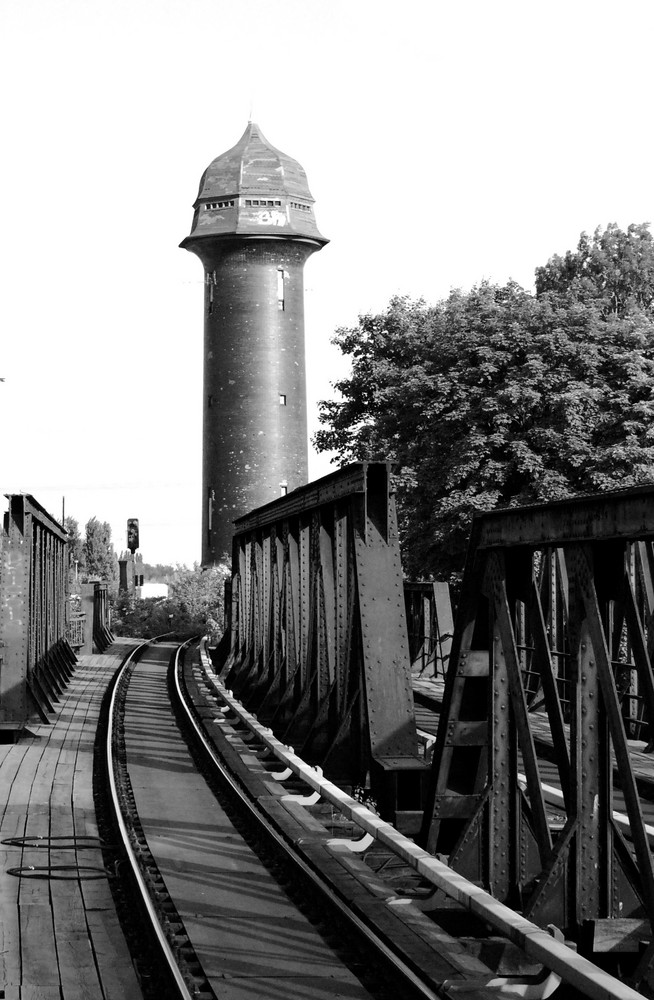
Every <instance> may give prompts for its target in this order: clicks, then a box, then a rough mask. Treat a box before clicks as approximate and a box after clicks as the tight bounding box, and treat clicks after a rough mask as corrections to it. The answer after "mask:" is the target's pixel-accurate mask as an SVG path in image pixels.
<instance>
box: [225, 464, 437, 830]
mask: <svg viewBox="0 0 654 1000" xmlns="http://www.w3.org/2000/svg"><path fill="white" fill-rule="evenodd" d="M231 622H232V628H231V644H230V651H229V655H228V657H227V659H226V662H225V664H224V667H223V669H222V676H223V678H224V679H225V680H226V683H227V685H228V686H229V687H231V688H232V689H233V690H234V692H235V694H237V695H238V696H239V697H240V698H242V699H243V700H244V702H245V703H246V704H247V706H248V708H250V710H254V711H256V713H257V715H258V717H259V718H260V719H261V720H262V721H264V722H265V723H266V724H267V725H270V726H272V727H273V729H274V730H275V732H276V733H277V734H278V735H279V736H280V738H282V739H283V740H284V741H285V742H288V743H290V744H292V745H293V746H294V747H295V748H296V749H297V752H298V753H300V754H301V756H303V757H304V758H305V759H307V760H309V761H310V762H312V763H315V764H320V765H321V766H322V767H323V768H324V769H325V771H326V773H328V774H329V775H330V776H332V777H336V778H339V779H341V780H342V779H345V780H349V781H352V782H354V783H359V784H364V782H365V781H366V776H367V774H368V772H371V773H372V780H373V783H375V782H376V785H377V787H376V793H377V794H378V796H381V797H382V798H383V797H384V795H385V794H386V791H385V790H384V789H386V790H387V789H388V787H392V788H395V787H396V785H397V782H398V781H402V780H404V778H403V777H399V778H398V775H405V773H406V771H419V772H421V773H422V772H423V771H424V765H423V763H422V761H421V760H420V759H419V756H418V744H417V734H416V727H415V716H414V709H413V696H412V689H411V677H410V664H409V654H408V643H407V633H406V620H405V612H404V596H403V579H402V570H401V564H400V553H399V544H398V537H397V523H396V515H395V502H394V495H393V493H392V491H391V486H390V467H389V466H388V465H387V464H386V463H360V464H357V465H353V466H349V467H348V468H346V469H344V470H341V471H340V472H338V473H334V474H333V475H331V476H327V477H325V479H323V480H319V481H318V482H317V483H313V484H310V485H309V486H307V487H304V488H302V489H299V490H296V491H294V492H293V493H291V494H290V495H289V496H287V497H283V498H280V499H279V500H278V501H276V502H274V503H273V504H268V505H266V506H265V507H262V508H259V509H258V510H256V511H254V512H252V513H250V514H248V515H246V516H245V517H243V518H240V519H239V520H238V521H237V522H236V534H235V537H234V551H233V578H232V614H231ZM389 794H391V798H393V800H394V797H395V792H394V791H393V792H392V793H389ZM383 805H384V803H382V806H383ZM387 805H388V809H387V812H388V811H391V812H392V811H393V809H394V807H395V804H394V801H393V803H391V804H388V803H387ZM416 808H417V809H418V808H420V803H418V804H417V806H416Z"/></svg>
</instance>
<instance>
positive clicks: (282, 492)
mask: <svg viewBox="0 0 654 1000" xmlns="http://www.w3.org/2000/svg"><path fill="white" fill-rule="evenodd" d="M287 493H288V483H280V484H279V495H280V497H285V496H286V494H287Z"/></svg>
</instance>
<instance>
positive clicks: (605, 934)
mask: <svg viewBox="0 0 654 1000" xmlns="http://www.w3.org/2000/svg"><path fill="white" fill-rule="evenodd" d="M584 927H585V928H588V929H590V931H591V934H592V942H593V951H594V952H607V951H614V952H639V951H641V948H642V945H643V943H649V942H650V941H651V937H652V927H651V924H650V922H649V920H629V919H626V918H617V917H616V918H614V919H607V920H588V921H587V922H586V923H585V925H584Z"/></svg>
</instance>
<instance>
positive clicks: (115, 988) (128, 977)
mask: <svg viewBox="0 0 654 1000" xmlns="http://www.w3.org/2000/svg"><path fill="white" fill-rule="evenodd" d="M86 919H87V922H88V928H89V933H90V937H91V946H92V948H93V953H94V955H95V960H96V963H97V967H98V972H99V974H100V980H101V982H102V989H103V996H104V1000H142V997H143V994H142V992H141V987H140V986H139V981H138V978H137V975H136V972H135V970H134V966H133V965H132V959H131V956H130V954H129V949H128V947H127V943H126V942H125V939H124V937H123V934H122V930H121V928H120V925H119V923H118V918H117V916H116V913H115V911H113V910H91V911H89V910H87V912H86Z"/></svg>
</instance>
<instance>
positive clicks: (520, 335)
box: [315, 226, 654, 578]
mask: <svg viewBox="0 0 654 1000" xmlns="http://www.w3.org/2000/svg"><path fill="white" fill-rule="evenodd" d="M616 275H621V276H622V277H621V278H620V280H618V278H617V277H616ZM653 301H654V249H653V247H652V240H651V236H650V234H649V231H648V228H647V226H631V227H630V228H629V230H628V232H627V233H623V232H621V231H620V230H619V229H618V228H617V227H616V226H610V227H608V229H607V230H606V232H605V233H601V232H600V231H599V230H598V231H597V232H596V233H595V236H594V238H593V240H592V241H591V240H589V239H588V238H587V237H586V236H584V235H582V237H581V240H580V243H579V250H578V253H577V254H576V255H571V254H568V255H566V257H565V258H564V259H561V258H558V257H555V258H552V260H551V261H549V263H548V264H547V265H545V267H544V268H540V269H539V270H538V272H537V294H536V295H532V294H530V293H528V292H527V291H525V290H524V289H522V288H521V287H520V286H518V285H517V284H515V283H513V282H509V283H508V284H507V285H503V286H498V285H492V284H488V283H482V284H480V285H479V286H477V287H476V288H473V289H472V290H471V291H470V292H468V293H463V292H461V291H453V292H451V294H450V295H449V297H448V298H447V299H446V300H444V301H442V302H440V303H438V304H437V305H435V306H429V305H427V304H426V303H425V302H424V301H417V302H416V301H411V300H409V299H407V298H394V299H393V300H392V301H391V302H390V304H389V306H388V308H387V309H386V311H385V312H384V313H382V314H380V315H375V316H373V315H367V316H361V317H359V322H358V324H357V326H356V327H354V328H351V329H340V330H338V331H337V332H336V335H335V338H334V342H335V343H336V344H337V345H338V346H339V347H340V349H341V351H342V352H343V353H344V354H345V355H347V356H349V357H350V358H351V360H352V368H351V374H350V376H349V377H348V378H345V379H343V380H341V381H340V382H337V383H336V384H335V386H334V388H335V389H336V390H337V391H338V392H339V393H340V398H338V399H333V400H326V401H323V402H322V403H321V404H320V410H321V413H320V419H321V422H322V423H323V425H324V428H323V429H322V430H320V431H318V433H317V435H316V438H315V443H316V445H317V447H318V449H319V450H335V451H336V453H337V456H338V459H337V460H339V461H353V460H361V459H365V458H368V459H391V460H393V461H395V462H396V463H397V477H396V479H397V481H396V486H397V499H398V511H399V516H400V528H401V533H402V540H403V549H404V557H405V564H406V569H407V572H408V573H409V574H410V575H411V576H412V577H419V576H428V575H434V576H437V577H440V578H447V577H451V576H456V575H457V574H458V573H459V572H460V571H461V569H462V566H463V561H464V556H465V546H466V544H467V537H468V533H469V527H470V520H471V516H472V512H473V511H474V510H489V509H492V508H495V507H498V506H507V505H516V504H523V503H531V502H534V501H538V500H549V499H557V498H561V497H565V496H569V495H571V494H575V493H582V492H594V491H598V490H605V489H611V488H616V487H622V486H626V485H630V484H634V483H637V482H642V481H643V480H646V479H652V478H654V419H653V418H654V316H653V315H652V302H653Z"/></svg>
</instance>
